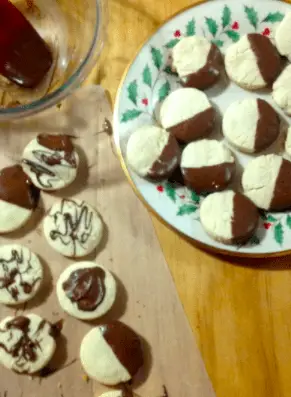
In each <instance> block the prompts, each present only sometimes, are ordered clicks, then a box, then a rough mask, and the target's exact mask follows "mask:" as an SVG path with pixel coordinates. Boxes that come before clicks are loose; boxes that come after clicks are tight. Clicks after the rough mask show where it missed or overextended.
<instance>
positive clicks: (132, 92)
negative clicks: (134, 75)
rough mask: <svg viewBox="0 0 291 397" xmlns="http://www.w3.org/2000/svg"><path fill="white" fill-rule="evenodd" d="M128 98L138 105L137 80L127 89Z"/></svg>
mask: <svg viewBox="0 0 291 397" xmlns="http://www.w3.org/2000/svg"><path fill="white" fill-rule="evenodd" d="M127 92H128V98H129V99H130V100H131V102H133V103H134V104H135V105H136V104H137V101H136V100H137V82H136V80H134V81H132V82H131V83H130V84H129V86H128V87H127Z"/></svg>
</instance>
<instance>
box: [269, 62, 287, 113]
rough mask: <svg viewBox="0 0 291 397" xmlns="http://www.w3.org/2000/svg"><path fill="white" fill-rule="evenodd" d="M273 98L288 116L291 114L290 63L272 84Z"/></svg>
mask: <svg viewBox="0 0 291 397" xmlns="http://www.w3.org/2000/svg"><path fill="white" fill-rule="evenodd" d="M272 96H273V99H274V101H275V103H276V105H278V106H279V107H280V108H281V109H282V110H283V111H284V112H285V113H286V114H287V115H288V116H291V65H288V66H287V67H286V68H285V69H284V70H283V72H282V73H281V74H280V76H279V77H278V78H277V80H276V81H275V83H274V84H273V92H272Z"/></svg>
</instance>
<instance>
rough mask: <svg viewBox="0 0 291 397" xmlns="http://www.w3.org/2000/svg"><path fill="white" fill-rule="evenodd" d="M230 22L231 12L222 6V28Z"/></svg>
mask: <svg viewBox="0 0 291 397" xmlns="http://www.w3.org/2000/svg"><path fill="white" fill-rule="evenodd" d="M230 22H231V11H230V8H229V7H228V6H224V9H223V13H222V26H223V28H226V27H227V26H228V25H229V24H230Z"/></svg>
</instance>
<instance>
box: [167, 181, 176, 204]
mask: <svg viewBox="0 0 291 397" xmlns="http://www.w3.org/2000/svg"><path fill="white" fill-rule="evenodd" d="M165 192H166V195H167V196H168V197H169V198H170V199H171V200H172V201H174V203H175V202H176V198H177V194H176V190H175V188H174V187H173V185H172V184H171V183H170V182H167V183H166V185H165Z"/></svg>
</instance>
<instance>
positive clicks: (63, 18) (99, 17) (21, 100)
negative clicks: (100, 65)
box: [0, 0, 105, 122]
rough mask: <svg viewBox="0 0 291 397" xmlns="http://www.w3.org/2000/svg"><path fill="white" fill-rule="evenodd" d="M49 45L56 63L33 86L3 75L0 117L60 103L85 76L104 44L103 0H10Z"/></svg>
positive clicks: (11, 117)
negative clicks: (26, 85) (22, 85)
mask: <svg viewBox="0 0 291 397" xmlns="http://www.w3.org/2000/svg"><path fill="white" fill-rule="evenodd" d="M11 2H12V3H13V4H14V5H15V6H16V7H17V8H18V9H19V10H20V11H21V12H22V13H23V14H24V15H25V17H26V18H27V19H28V20H29V21H30V22H31V24H32V25H33V26H34V27H35V29H36V30H37V31H38V32H39V34H40V35H41V36H42V37H43V38H44V40H45V41H46V42H47V43H48V45H49V46H50V48H51V50H52V53H53V57H54V65H53V68H52V70H51V72H50V73H48V75H47V76H46V78H45V80H44V81H43V82H42V83H41V84H40V86H38V87H37V88H35V89H27V88H26V89H25V88H20V87H19V86H17V85H16V84H13V83H11V82H9V81H8V80H6V79H5V78H4V77H2V76H0V122H1V121H13V120H15V119H18V118H22V117H27V116H32V115H35V114H38V113H39V112H41V111H43V110H45V109H48V108H50V107H52V106H54V105H57V104H58V103H59V102H60V101H61V100H63V99H64V98H65V97H66V96H67V95H68V94H70V93H71V92H72V91H73V90H74V89H75V88H77V87H79V86H80V84H81V83H82V82H83V81H84V79H86V77H87V76H88V74H89V73H90V71H91V69H92V68H93V66H94V65H95V64H96V61H97V59H98V57H99V55H100V52H101V49H102V46H103V44H104V36H105V26H104V25H105V24H104V19H105V18H104V12H105V10H104V1H103V0H11Z"/></svg>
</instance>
